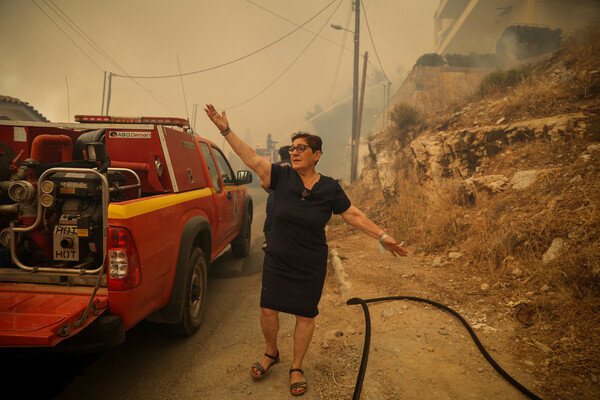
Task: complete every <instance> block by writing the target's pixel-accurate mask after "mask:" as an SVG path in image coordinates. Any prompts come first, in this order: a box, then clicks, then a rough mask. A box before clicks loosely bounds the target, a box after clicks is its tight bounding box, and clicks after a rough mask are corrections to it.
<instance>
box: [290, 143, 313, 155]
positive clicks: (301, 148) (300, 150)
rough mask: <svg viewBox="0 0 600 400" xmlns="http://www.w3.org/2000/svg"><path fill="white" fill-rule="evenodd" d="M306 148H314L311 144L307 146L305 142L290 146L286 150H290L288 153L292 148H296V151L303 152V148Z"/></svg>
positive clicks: (291, 151)
mask: <svg viewBox="0 0 600 400" xmlns="http://www.w3.org/2000/svg"><path fill="white" fill-rule="evenodd" d="M307 148H311V149H313V150H314V148H313V147H312V146H307V145H305V144H299V145H297V146H290V149H289V150H288V151H289V152H290V154H292V153H293V152H294V150H298V153H304V150H306V149H307Z"/></svg>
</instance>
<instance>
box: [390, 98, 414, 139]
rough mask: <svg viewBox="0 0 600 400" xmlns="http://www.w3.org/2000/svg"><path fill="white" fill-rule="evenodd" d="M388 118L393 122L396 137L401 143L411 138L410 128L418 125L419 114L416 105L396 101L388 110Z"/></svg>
mask: <svg viewBox="0 0 600 400" xmlns="http://www.w3.org/2000/svg"><path fill="white" fill-rule="evenodd" d="M390 120H391V121H392V122H393V124H394V130H395V133H396V136H397V138H398V139H399V140H400V141H401V143H402V144H406V143H407V142H408V141H409V140H411V139H412V137H411V135H410V130H411V129H414V128H416V127H417V126H418V125H419V123H420V121H421V116H420V113H419V111H418V110H417V109H416V107H414V106H412V105H410V104H408V103H398V104H396V105H395V106H394V108H392V111H390Z"/></svg>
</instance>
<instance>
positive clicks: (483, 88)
mask: <svg viewBox="0 0 600 400" xmlns="http://www.w3.org/2000/svg"><path fill="white" fill-rule="evenodd" d="M530 73H531V67H530V66H529V65H526V66H523V67H520V68H511V69H508V70H502V69H498V70H496V71H494V72H491V73H489V74H487V75H486V76H485V77H484V78H483V80H482V81H481V83H479V87H478V89H477V93H478V94H479V96H480V97H485V95H486V94H487V93H490V92H499V91H504V90H506V89H508V88H509V87H513V86H515V85H516V84H518V83H519V82H521V81H522V80H523V79H526V78H527V77H528V76H529V74H530Z"/></svg>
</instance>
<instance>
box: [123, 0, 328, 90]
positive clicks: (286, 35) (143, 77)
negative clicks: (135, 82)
mask: <svg viewBox="0 0 600 400" xmlns="http://www.w3.org/2000/svg"><path fill="white" fill-rule="evenodd" d="M336 1H337V0H333V1H332V2H331V3H329V4H327V5H326V6H325V7H324V8H323V9H322V10H321V11H319V12H318V13H316V14H315V15H313V16H312V17H310V18H309V19H308V20H307V21H306V22H304V23H303V24H302V25H298V27H297V28H295V29H293V30H292V31H290V32H289V33H287V34H285V35H283V36H282V37H280V38H279V39H277V40H275V41H274V42H271V43H269V44H267V45H266V46H263V47H261V48H260V49H258V50H255V51H253V52H251V53H248V54H246V55H244V56H241V57H238V58H236V59H233V60H231V61H227V62H225V63H222V64H219V65H214V66H212V67H208V68H204V69H201V70H198V71H192V72H186V73H183V74H171V75H154V76H130V75H119V74H113V76H118V77H122V78H136V79H163V78H177V77H178V76H186V75H194V74H199V73H202V72H207V71H211V70H213V69H217V68H221V67H225V66H227V65H230V64H233V63H236V62H238V61H241V60H243V59H245V58H248V57H250V56H253V55H255V54H257V53H260V52H261V51H263V50H266V49H268V48H269V47H271V46H273V45H275V44H276V43H279V42H281V41H282V40H283V39H285V38H287V37H288V36H290V35H291V34H292V33H294V32H296V31H298V30H299V29H301V28H303V27H304V25H306V24H308V23H309V22H310V21H312V20H313V19H315V18H316V17H318V16H319V15H320V14H322V13H323V12H324V11H325V10H327V9H328V8H329V7H330V6H331V5H332V4H333V3H335V2H336ZM338 7H339V6H338ZM321 29H323V28H321Z"/></svg>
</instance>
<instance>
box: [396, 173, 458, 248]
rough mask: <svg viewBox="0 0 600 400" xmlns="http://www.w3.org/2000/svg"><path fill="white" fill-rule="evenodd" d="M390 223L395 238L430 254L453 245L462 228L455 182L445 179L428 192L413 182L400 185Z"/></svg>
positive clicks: (456, 183)
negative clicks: (440, 185) (400, 189)
mask: <svg viewBox="0 0 600 400" xmlns="http://www.w3.org/2000/svg"><path fill="white" fill-rule="evenodd" d="M400 186H401V187H403V188H404V189H403V190H402V191H400V192H399V193H398V194H397V196H396V202H395V204H394V205H393V208H392V218H391V221H390V222H391V223H392V224H393V226H394V233H395V234H396V235H397V237H400V238H403V239H404V241H405V243H406V244H411V245H414V246H415V249H416V250H415V251H416V252H425V253H431V252H436V251H439V250H441V249H445V248H447V247H449V246H450V247H451V246H454V245H455V244H456V243H457V242H459V241H461V240H462V235H463V234H464V231H465V221H464V218H463V215H464V208H463V207H462V206H460V205H459V200H458V195H457V193H458V182H455V181H449V182H446V183H444V184H443V185H442V187H438V188H436V190H435V191H432V190H430V189H428V188H426V187H423V186H420V185H416V184H414V183H412V184H411V183H410V182H405V184H402V185H400Z"/></svg>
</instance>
